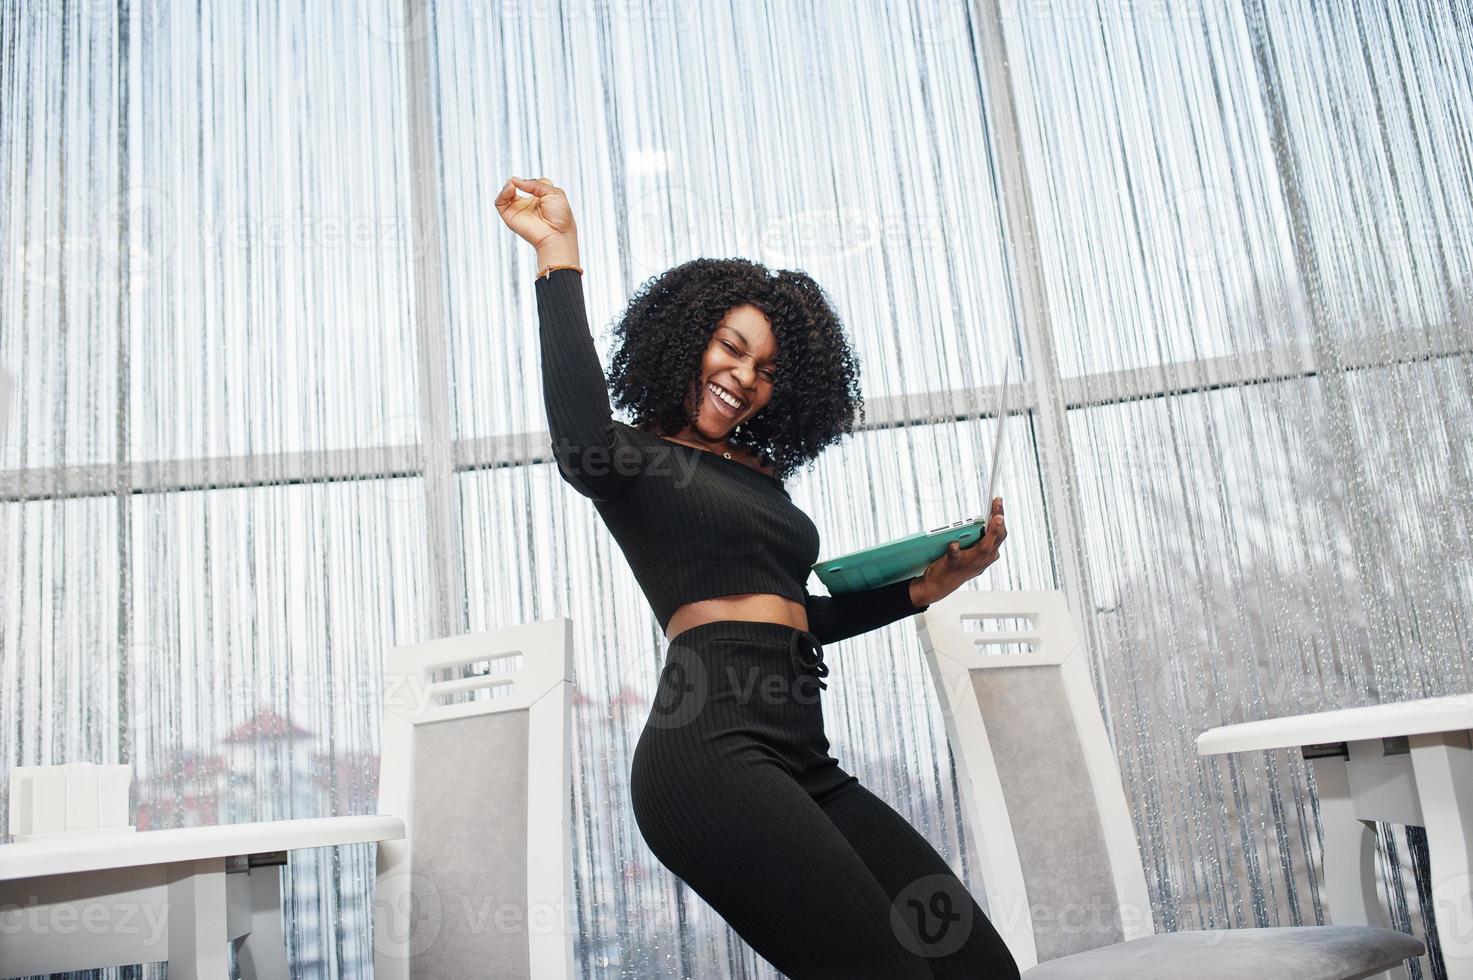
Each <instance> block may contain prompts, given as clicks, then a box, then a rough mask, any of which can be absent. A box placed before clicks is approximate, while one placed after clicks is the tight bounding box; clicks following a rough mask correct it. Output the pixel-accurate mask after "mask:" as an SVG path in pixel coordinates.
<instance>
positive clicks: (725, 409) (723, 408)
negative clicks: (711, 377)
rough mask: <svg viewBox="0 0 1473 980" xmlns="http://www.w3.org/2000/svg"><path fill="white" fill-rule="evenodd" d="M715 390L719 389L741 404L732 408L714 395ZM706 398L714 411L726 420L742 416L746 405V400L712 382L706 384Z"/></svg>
mask: <svg viewBox="0 0 1473 980" xmlns="http://www.w3.org/2000/svg"><path fill="white" fill-rule="evenodd" d="M716 389H719V390H720V391H722V392H723V393H725V394H727V395H730V396H731V397H732V398H735V399H736V400H737V401H739V402H741V404H740V405H738V406H736V407H735V408H733V407H732V406H731V404H730V403H728V402H727V401H726V399H725V398H723V397H722V396H721V395H718V394H717V393H716ZM706 397H707V398H709V399H710V400H711V404H712V405H714V406H715V407H716V411H717V412H719V413H720V414H721V415H722V416H723V417H725V418H728V419H734V418H736V417H737V416H738V415H740V414H742V411H743V410H744V409H746V407H747V405H748V402H747V400H746V399H744V398H742V397H740V396H739V395H737V394H736V393H735V392H733V391H730V390H728V389H726V388H723V387H721V385H719V384H717V383H716V382H714V381H707V382H706Z"/></svg>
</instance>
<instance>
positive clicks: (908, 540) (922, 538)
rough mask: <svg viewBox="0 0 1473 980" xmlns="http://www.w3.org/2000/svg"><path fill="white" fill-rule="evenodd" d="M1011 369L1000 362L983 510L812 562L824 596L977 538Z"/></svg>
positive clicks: (890, 575)
mask: <svg viewBox="0 0 1473 980" xmlns="http://www.w3.org/2000/svg"><path fill="white" fill-rule="evenodd" d="M1011 369H1012V361H1011V360H1009V361H1007V362H1006V363H1005V364H1004V365H1003V375H1002V398H1001V399H1000V400H999V405H998V411H997V427H996V429H995V430H994V433H995V434H994V436H993V444H992V467H991V470H990V471H989V472H988V475H987V496H986V498H984V499H985V501H986V502H985V504H984V505H983V512H982V514H980V515H978V516H976V517H963V518H962V519H960V520H957V521H953V522H952V523H950V524H943V525H942V526H940V527H937V528H932V529H931V530H929V531H917V532H916V533H915V534H909V535H906V536H905V537H903V538H896V539H895V540H894V541H887V542H885V543H884V544H880V545H875V546H874V547H871V548H865V549H863V550H861V551H853V552H850V553H849V554H847V555H838V556H836V557H834V558H824V559H821V560H819V561H817V562H815V563H814V564H813V573H814V574H815V575H817V576H818V580H819V581H820V582H822V583H823V584H824V585H825V587H827V588H828V590H829V595H843V594H844V593H846V592H858V591H860V590H862V589H873V588H877V587H879V586H881V585H889V584H890V583H891V582H898V581H900V580H902V579H909V578H914V577H915V576H917V575H919V574H921V573H922V572H924V571H925V570H926V566H927V565H929V564H931V562H933V561H935V560H936V559H937V558H940V557H941V556H942V555H944V554H946V549H947V548H948V547H949V546H950V544H951V542H953V541H956V542H958V543H959V544H960V545H961V546H962V547H963V548H967V547H970V546H972V545H974V544H976V543H977V542H978V541H980V540H982V535H983V533H984V532H985V531H986V528H987V521H988V518H990V517H991V516H992V499H993V498H994V497H996V496H997V493H996V489H997V474H998V470H999V467H1000V466H1001V463H1002V450H1003V437H1004V435H1005V434H1006V433H1007V424H1008V395H1009V394H1010V393H1011V390H1012V387H1011V373H1012V370H1011Z"/></svg>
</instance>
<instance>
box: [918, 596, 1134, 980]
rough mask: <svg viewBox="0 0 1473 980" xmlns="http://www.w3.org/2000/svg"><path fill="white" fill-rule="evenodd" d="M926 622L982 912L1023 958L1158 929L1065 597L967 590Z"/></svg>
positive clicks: (1032, 961)
mask: <svg viewBox="0 0 1473 980" xmlns="http://www.w3.org/2000/svg"><path fill="white" fill-rule="evenodd" d="M918 618H919V619H920V622H919V623H918V629H919V632H920V637H921V645H922V647H923V648H924V650H925V654H926V660H927V663H928V665H929V667H930V670H931V679H932V681H933V682H934V684H935V686H936V692H937V697H938V699H939V700H940V703H941V709H942V712H943V714H944V715H945V720H946V732H947V737H948V738H949V739H950V742H951V751H952V756H953V758H954V759H955V760H956V769H957V779H958V781H959V783H960V785H961V803H962V808H963V814H964V819H965V822H966V829H967V831H968V834H969V838H970V844H971V846H972V851H973V853H976V854H978V855H980V861H981V867H982V875H983V888H984V889H985V891H986V897H987V901H986V903H985V905H986V907H987V914H988V917H989V919H991V920H992V923H993V925H994V926H995V927H996V928H997V930H998V932H999V933H1000V934H1001V935H1002V937H1003V939H1004V940H1005V941H1006V942H1007V944H1008V947H1009V949H1011V950H1012V952H1013V956H1014V958H1015V959H1016V960H1017V962H1018V966H1019V968H1020V969H1022V970H1027V969H1028V968H1029V967H1031V966H1034V965H1036V964H1037V963H1040V962H1045V961H1047V960H1051V959H1057V958H1059V957H1061V956H1067V955H1069V954H1071V953H1078V952H1082V951H1084V950H1088V949H1094V948H1095V947H1098V946H1104V945H1108V944H1110V943H1116V942H1122V941H1125V940H1130V939H1135V938H1138V937H1140V936H1148V935H1150V934H1151V933H1152V932H1153V931H1154V925H1153V921H1152V917H1151V906H1150V898H1149V895H1148V893H1147V891H1146V879H1145V874H1144V872H1143V871H1142V869H1141V861H1140V852H1139V850H1138V848H1137V846H1136V837H1135V830H1134V828H1133V827H1132V825H1131V822H1130V812H1129V810H1128V808H1127V805H1126V801H1125V792H1124V790H1123V789H1122V787H1121V783H1120V771H1119V767H1118V766H1117V764H1116V761H1115V755H1114V750H1113V749H1112V748H1111V745H1110V740H1109V738H1108V736H1107V734H1106V731H1105V725H1104V721H1103V719H1102V718H1101V716H1100V710H1099V704H1098V702H1097V701H1096V700H1095V691H1094V685H1093V684H1092V683H1091V681H1090V677H1089V668H1088V664H1087V663H1086V654H1085V651H1084V649H1083V647H1082V645H1081V643H1080V637H1079V631H1078V630H1077V629H1076V628H1075V624H1074V621H1073V619H1072V618H1071V617H1070V615H1069V608H1068V606H1067V604H1066V603H1065V600H1064V594H1063V593H1062V592H1058V591H1035V592H1025V591H1016V592H1014V591H992V592H984V591H979V590H976V589H959V590H957V591H956V592H953V593H952V594H951V595H949V596H947V597H946V598H945V599H942V600H941V601H939V602H935V603H932V604H931V607H930V608H929V609H927V610H926V611H925V612H923V613H920V614H918ZM985 620H994V621H999V622H998V624H997V625H998V627H999V628H995V629H984V628H982V627H981V625H980V624H981V623H982V622H983V621H985Z"/></svg>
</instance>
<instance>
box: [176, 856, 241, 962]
mask: <svg viewBox="0 0 1473 980" xmlns="http://www.w3.org/2000/svg"><path fill="white" fill-rule="evenodd" d="M165 878H166V879H167V881H168V894H169V899H168V901H169V980H230V959H229V956H228V955H227V952H228V951H227V950H226V948H225V947H226V938H225V937H226V927H225V859H224V858H223V857H221V858H206V859H204V860H199V861H177V862H174V863H172V864H169V865H166V866H165Z"/></svg>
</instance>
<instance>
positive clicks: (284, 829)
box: [0, 816, 404, 980]
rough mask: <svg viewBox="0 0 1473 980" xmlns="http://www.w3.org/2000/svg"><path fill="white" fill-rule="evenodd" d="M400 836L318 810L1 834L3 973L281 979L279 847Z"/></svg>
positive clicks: (400, 826) (396, 826)
mask: <svg viewBox="0 0 1473 980" xmlns="http://www.w3.org/2000/svg"><path fill="white" fill-rule="evenodd" d="M403 836H404V821H403V820H401V819H399V818H398V817H387V816H362V817H319V818H314V819H308V820H273V821H266V822H262V823H237V824H220V825H217V826H213V827H184V828H180V829H177V830H151V831H143V832H141V833H121V834H99V835H96V836H92V835H86V836H83V835H78V836H76V837H75V838H69V837H61V838H55V839H49V840H33V841H25V842H23V843H16V844H0V977H22V976H28V975H30V974H36V973H41V974H46V973H59V972H62V971H66V970H86V969H92V968H95V967H104V966H125V965H128V964H132V963H152V962H155V961H158V960H168V961H169V978H170V980H229V963H230V961H229V957H228V951H227V948H226V944H227V943H238V944H239V945H237V947H236V959H237V963H238V965H239V966H240V971H241V976H242V978H243V980H252V978H255V980H288V973H287V964H286V946H285V943H284V942H283V937H282V932H281V869H282V867H283V866H284V865H285V864H286V852H288V851H292V850H296V849H298V848H302V847H332V846H335V845H338V844H361V843H366V842H368V841H384V840H396V839H399V838H402V837H403Z"/></svg>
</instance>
